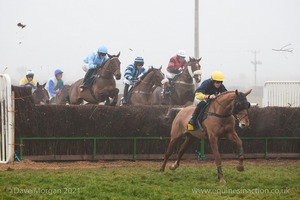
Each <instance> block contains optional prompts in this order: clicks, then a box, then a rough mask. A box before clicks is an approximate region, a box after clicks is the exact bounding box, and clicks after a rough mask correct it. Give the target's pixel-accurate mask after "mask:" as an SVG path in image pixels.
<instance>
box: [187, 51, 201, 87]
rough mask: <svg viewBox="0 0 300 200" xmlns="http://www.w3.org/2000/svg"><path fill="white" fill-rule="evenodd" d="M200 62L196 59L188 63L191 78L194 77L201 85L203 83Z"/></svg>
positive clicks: (191, 59)
mask: <svg viewBox="0 0 300 200" xmlns="http://www.w3.org/2000/svg"><path fill="white" fill-rule="evenodd" d="M200 60H201V58H199V59H196V58H191V57H190V60H189V61H188V71H189V74H190V76H191V77H193V78H194V79H195V81H196V83H199V82H200V81H201V71H200V70H201V65H200V63H199V62H200Z"/></svg>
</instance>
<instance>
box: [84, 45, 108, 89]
mask: <svg viewBox="0 0 300 200" xmlns="http://www.w3.org/2000/svg"><path fill="white" fill-rule="evenodd" d="M107 60H108V55H107V48H106V47H105V46H101V47H99V48H98V51H97V52H93V53H91V54H90V55H88V57H87V58H86V59H84V60H83V62H84V64H83V67H82V68H83V70H84V71H86V74H85V76H84V79H83V82H82V85H81V86H80V88H81V89H80V91H83V90H84V88H89V87H91V85H92V82H93V81H92V80H93V79H92V75H93V74H94V73H95V72H96V69H97V68H98V67H102V65H103V64H104V63H105V62H106V61H107Z"/></svg>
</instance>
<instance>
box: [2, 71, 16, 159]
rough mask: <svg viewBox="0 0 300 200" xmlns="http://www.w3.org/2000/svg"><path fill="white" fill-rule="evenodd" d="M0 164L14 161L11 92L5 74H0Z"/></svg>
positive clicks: (9, 83) (9, 82)
mask: <svg viewBox="0 0 300 200" xmlns="http://www.w3.org/2000/svg"><path fill="white" fill-rule="evenodd" d="M0 106H1V108H0V110H1V130H0V131H1V132H0V163H10V162H13V161H14V124H13V123H14V122H13V119H14V113H13V112H12V111H13V101H12V92H11V80H10V77H9V76H8V75H6V74H0Z"/></svg>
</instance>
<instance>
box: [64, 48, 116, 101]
mask: <svg viewBox="0 0 300 200" xmlns="http://www.w3.org/2000/svg"><path fill="white" fill-rule="evenodd" d="M108 56H109V59H108V60H107V61H106V62H105V63H104V65H103V66H102V67H101V68H98V69H97V77H96V79H95V81H94V83H93V85H92V86H91V88H90V89H85V90H84V91H83V92H80V85H81V84H82V81H83V79H80V80H78V81H76V82H75V83H73V84H72V85H71V87H70V91H69V97H70V104H81V103H82V102H83V100H85V101H87V102H89V103H92V104H98V103H100V102H104V101H105V105H111V106H115V105H116V104H117V102H118V93H119V89H118V88H116V80H115V79H114V77H115V78H116V79H117V80H120V78H121V72H120V65H121V62H120V60H119V56H120V53H119V54H118V55H108ZM110 98H112V102H110Z"/></svg>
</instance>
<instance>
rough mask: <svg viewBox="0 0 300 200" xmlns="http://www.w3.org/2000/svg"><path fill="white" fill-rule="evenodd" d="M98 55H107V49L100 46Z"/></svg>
mask: <svg viewBox="0 0 300 200" xmlns="http://www.w3.org/2000/svg"><path fill="white" fill-rule="evenodd" d="M98 53H107V48H106V46H101V47H99V48H98Z"/></svg>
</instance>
